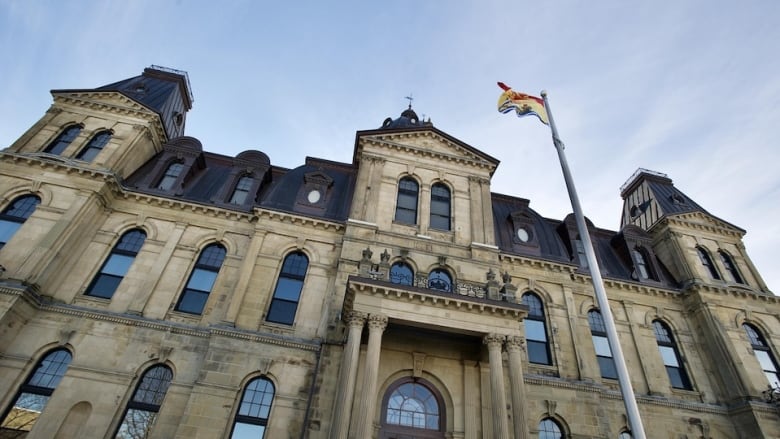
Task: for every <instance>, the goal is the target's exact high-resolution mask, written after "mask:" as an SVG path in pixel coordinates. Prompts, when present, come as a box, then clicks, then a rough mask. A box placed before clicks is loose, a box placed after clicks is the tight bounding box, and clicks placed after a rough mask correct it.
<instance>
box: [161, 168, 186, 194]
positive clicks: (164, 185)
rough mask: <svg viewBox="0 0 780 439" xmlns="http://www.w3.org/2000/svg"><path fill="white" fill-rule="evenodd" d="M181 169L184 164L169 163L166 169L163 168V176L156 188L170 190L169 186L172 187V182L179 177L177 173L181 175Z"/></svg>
mask: <svg viewBox="0 0 780 439" xmlns="http://www.w3.org/2000/svg"><path fill="white" fill-rule="evenodd" d="M183 170H184V164H182V163H171V164H170V165H168V169H166V170H165V175H163V178H162V179H161V180H160V183H159V184H158V185H157V189H159V190H161V191H169V190H171V188H173V184H174V183H176V180H178V179H179V175H181V171H183Z"/></svg>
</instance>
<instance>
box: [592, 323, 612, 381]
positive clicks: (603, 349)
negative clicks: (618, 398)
mask: <svg viewBox="0 0 780 439" xmlns="http://www.w3.org/2000/svg"><path fill="white" fill-rule="evenodd" d="M588 324H590V336H591V338H592V339H593V347H594V348H596V359H597V360H598V362H599V369H601V377H602V378H612V379H617V377H618V376H617V368H616V367H615V359H614V358H612V349H610V347H609V340H608V339H607V327H606V325H604V318H603V317H602V316H601V312H599V311H598V310H595V309H592V310H590V311H588Z"/></svg>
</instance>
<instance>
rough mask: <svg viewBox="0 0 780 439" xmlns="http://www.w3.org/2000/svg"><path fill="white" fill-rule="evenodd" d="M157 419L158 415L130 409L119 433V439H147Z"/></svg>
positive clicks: (117, 434) (117, 435) (117, 436)
mask: <svg viewBox="0 0 780 439" xmlns="http://www.w3.org/2000/svg"><path fill="white" fill-rule="evenodd" d="M155 419H157V413H155V412H149V411H146V410H137V409H128V410H127V413H125V418H124V419H123V420H122V425H120V426H119V431H118V432H117V433H116V438H117V439H145V438H146V437H147V435H148V434H149V430H150V429H151V428H152V424H154V420H155Z"/></svg>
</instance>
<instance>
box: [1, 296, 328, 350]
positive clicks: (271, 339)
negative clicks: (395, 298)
mask: <svg viewBox="0 0 780 439" xmlns="http://www.w3.org/2000/svg"><path fill="white" fill-rule="evenodd" d="M0 294H4V295H12V296H20V297H21V298H22V299H23V300H24V301H25V302H27V303H28V304H30V305H31V306H33V307H34V308H36V309H37V310H39V311H43V312H49V313H56V314H63V315H68V316H73V317H78V318H82V319H90V320H96V321H104V322H111V323H116V324H119V325H125V326H133V327H138V328H148V329H154V330H158V331H162V332H169V333H172V334H181V335H187V336H190V337H199V338H211V337H214V336H221V337H227V338H232V339H238V340H249V341H253V342H257V343H266V344H272V345H277V346H283V347H287V348H293V349H301V350H306V351H317V350H319V349H320V342H319V341H318V340H304V339H299V338H292V337H284V336H280V335H276V334H268V333H258V332H255V331H245V330H241V329H237V328H232V327H229V326H207V327H205V326H193V325H186V324H182V323H175V322H170V321H166V320H153V319H148V318H145V317H142V316H136V315H132V314H120V313H114V312H109V311H103V310H96V309H89V308H84V307H81V306H76V305H66V304H61V303H55V302H51V301H48V300H46V299H45V298H42V297H41V296H39V295H38V294H36V293H34V292H33V291H31V289H30V288H28V287H25V286H23V285H18V286H10V285H0Z"/></svg>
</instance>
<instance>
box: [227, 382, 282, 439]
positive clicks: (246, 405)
mask: <svg viewBox="0 0 780 439" xmlns="http://www.w3.org/2000/svg"><path fill="white" fill-rule="evenodd" d="M273 400H274V385H273V383H272V382H271V381H269V380H267V379H265V378H255V379H253V380H252V381H250V382H249V384H247V385H246V387H245V388H244V394H243V395H242V396H241V406H239V408H238V412H237V413H236V417H235V418H234V419H233V431H232V432H231V433H230V437H231V439H249V438H251V439H263V437H264V435H265V429H266V426H267V425H268V417H269V415H270V413H271V403H272V402H273Z"/></svg>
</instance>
